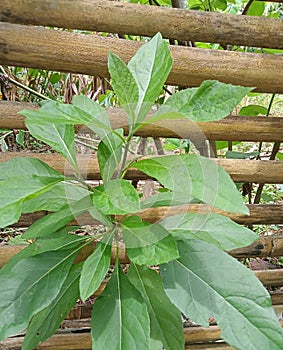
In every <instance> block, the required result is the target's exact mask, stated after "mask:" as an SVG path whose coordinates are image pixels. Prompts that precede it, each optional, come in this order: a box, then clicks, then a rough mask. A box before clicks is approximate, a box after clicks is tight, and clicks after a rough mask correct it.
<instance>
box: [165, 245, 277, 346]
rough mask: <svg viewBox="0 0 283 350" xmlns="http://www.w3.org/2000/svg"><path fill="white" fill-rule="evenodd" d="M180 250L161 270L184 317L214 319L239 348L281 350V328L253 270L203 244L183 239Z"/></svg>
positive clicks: (202, 322) (226, 338) (228, 338)
mask: <svg viewBox="0 0 283 350" xmlns="http://www.w3.org/2000/svg"><path fill="white" fill-rule="evenodd" d="M178 248H179V252H180V256H181V257H180V258H179V259H178V260H176V261H174V262H170V263H168V264H165V265H162V266H161V267H160V272H161V275H162V279H163V283H164V287H165V290H166V293H167V295H168V296H169V298H170V299H171V301H172V302H173V303H174V304H175V305H176V306H177V307H178V308H179V309H180V310H181V311H182V312H183V313H184V314H185V315H186V316H188V317H190V318H191V319H193V320H194V321H195V322H197V323H198V324H202V325H204V326H208V319H209V317H211V316H213V317H214V318H215V320H216V321H217V324H218V325H219V327H220V328H221V330H222V333H221V336H222V338H223V339H224V340H225V341H227V342H228V343H229V344H230V345H231V346H233V347H235V348H236V349H243V350H246V349H272V350H280V349H282V345H283V330H282V328H281V326H280V324H279V322H278V320H277V317H276V315H275V313H274V311H273V309H272V306H271V300H270V297H269V294H268V292H267V291H266V289H265V288H264V287H263V286H262V285H261V283H260V282H259V280H258V279H257V278H256V277H255V275H254V273H253V272H252V271H250V270H249V269H247V268H246V267H245V266H244V265H242V264H241V263H240V262H238V261H237V260H236V259H234V258H232V257H231V256H230V255H228V254H227V253H225V252H222V251H221V250H219V249H218V248H216V247H215V246H213V245H211V244H209V243H206V242H204V241H199V240H190V241H187V242H184V241H180V242H179V244H178Z"/></svg>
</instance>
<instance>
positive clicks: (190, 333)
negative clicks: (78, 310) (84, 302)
mask: <svg viewBox="0 0 283 350" xmlns="http://www.w3.org/2000/svg"><path fill="white" fill-rule="evenodd" d="M85 323H86V322H83V325H85ZM280 323H281V326H283V324H282V322H280ZM72 331H74V330H71V331H69V332H68V331H65V332H61V333H57V334H54V335H53V336H52V337H51V338H49V339H47V340H46V341H44V342H43V343H40V345H38V346H37V347H36V349H37V350H70V349H72V350H90V349H91V335H90V332H87V329H85V332H84V333H80V332H78V330H77V332H75V333H72ZM184 337H185V342H186V347H185V349H194V350H195V349H196V350H198V349H205V350H210V349H213V350H219V349H221V350H222V349H225V350H230V349H231V350H232V349H234V348H232V347H230V346H229V345H227V344H226V343H208V342H210V341H211V342H214V341H216V340H219V339H221V330H220V329H219V327H218V326H210V327H208V328H205V327H200V326H196V327H186V328H184ZM23 340H24V336H23V335H21V336H18V337H13V338H7V339H5V340H3V341H1V342H0V349H1V350H20V349H21V346H22V343H23ZM199 342H207V343H206V344H198V343H199ZM189 343H190V344H189Z"/></svg>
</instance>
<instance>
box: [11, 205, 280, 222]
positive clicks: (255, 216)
mask: <svg viewBox="0 0 283 350" xmlns="http://www.w3.org/2000/svg"><path fill="white" fill-rule="evenodd" d="M247 206H248V208H249V210H250V215H242V214H233V213H227V212H224V211H222V210H219V209H217V208H213V207H210V206H208V205H205V204H188V205H182V206H181V205H180V206H174V207H158V208H150V209H145V210H143V211H141V212H140V213H138V215H139V216H140V217H141V218H142V219H143V220H144V221H148V222H156V221H159V220H162V219H163V218H164V217H166V216H172V215H177V214H184V213H187V212H194V213H200V214H208V213H211V212H215V213H218V214H221V215H225V216H228V217H230V219H232V220H233V221H235V222H237V223H239V224H242V225H263V224H283V208H282V205H281V204H256V205H253V204H249V205H247ZM43 215H45V212H36V213H32V214H24V215H22V216H21V218H20V220H19V221H18V222H17V223H15V224H13V225H12V226H13V227H28V226H30V225H31V224H32V223H33V222H35V221H36V220H38V219H40V218H41V217H42V216H43ZM70 224H71V225H77V224H79V225H97V224H98V222H96V221H95V220H94V219H93V218H92V217H90V216H89V215H88V214H82V215H80V216H79V217H78V218H77V219H76V220H74V221H72V222H71V223H70Z"/></svg>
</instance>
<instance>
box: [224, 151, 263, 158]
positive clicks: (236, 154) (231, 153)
mask: <svg viewBox="0 0 283 350" xmlns="http://www.w3.org/2000/svg"><path fill="white" fill-rule="evenodd" d="M259 154H260V152H250V153H243V152H236V151H227V152H226V153H225V156H226V158H227V159H249V158H250V157H256V156H258V155H259Z"/></svg>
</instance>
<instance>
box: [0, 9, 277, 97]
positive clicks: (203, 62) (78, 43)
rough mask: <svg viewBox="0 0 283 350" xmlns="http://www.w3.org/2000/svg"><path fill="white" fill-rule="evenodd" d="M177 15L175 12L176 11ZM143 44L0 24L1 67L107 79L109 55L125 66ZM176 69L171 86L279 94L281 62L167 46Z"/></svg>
mask: <svg viewBox="0 0 283 350" xmlns="http://www.w3.org/2000/svg"><path fill="white" fill-rule="evenodd" d="M176 11H177V10H176ZM141 45H143V44H142V43H140V42H134V41H129V40H123V39H116V38H115V39H114V38H103V37H101V36H97V35H85V34H78V33H74V32H72V33H70V32H66V31H59V30H51V29H46V28H40V27H31V26H24V25H18V24H10V23H4V22H0V64H6V65H13V66H20V67H23V66H24V67H33V68H41V69H47V70H56V71H64V72H66V71H68V72H73V73H85V74H90V75H94V76H103V77H108V69H107V56H108V52H109V51H112V52H114V53H116V54H117V55H119V56H120V57H121V58H122V59H123V60H124V61H129V59H130V58H131V57H132V56H133V55H134V54H135V52H136V51H137V49H138V48H139V47H140V46H141ZM170 50H171V53H172V56H173V60H174V64H173V68H172V71H171V73H170V74H169V77H168V79H167V83H168V84H170V85H178V86H198V85H200V83H201V82H202V81H204V80H208V79H216V80H219V81H222V82H224V83H231V84H235V85H243V86H251V87H255V88H256V91H260V92H270V93H283V84H282V81H283V70H282V69H281V67H282V63H283V57H281V56H280V55H271V54H265V55H259V54H254V53H241V52H234V51H219V50H205V49H196V48H189V47H181V46H171V47H170Z"/></svg>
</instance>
